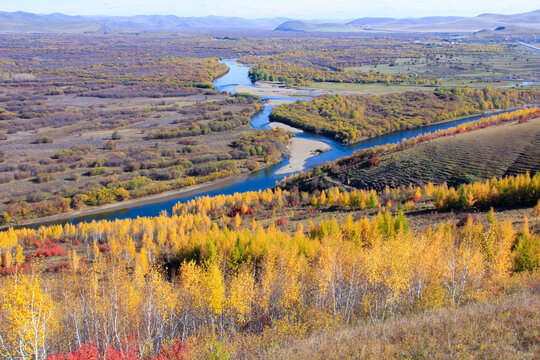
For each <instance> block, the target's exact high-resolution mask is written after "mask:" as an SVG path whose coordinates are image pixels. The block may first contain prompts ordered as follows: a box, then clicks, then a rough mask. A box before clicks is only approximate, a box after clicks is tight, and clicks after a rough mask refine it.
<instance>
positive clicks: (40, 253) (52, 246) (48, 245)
mask: <svg viewBox="0 0 540 360" xmlns="http://www.w3.org/2000/svg"><path fill="white" fill-rule="evenodd" d="M67 253H68V252H67V251H66V250H65V249H63V248H62V247H61V246H60V245H58V244H56V243H53V242H51V241H50V240H47V241H46V242H45V245H44V246H43V247H41V248H39V249H37V250H36V251H34V252H33V253H32V256H34V257H41V258H46V257H50V256H62V255H67Z"/></svg>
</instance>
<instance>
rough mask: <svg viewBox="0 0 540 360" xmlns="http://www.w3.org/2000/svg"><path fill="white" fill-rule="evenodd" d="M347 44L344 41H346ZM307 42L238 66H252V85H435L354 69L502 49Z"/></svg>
mask: <svg viewBox="0 0 540 360" xmlns="http://www.w3.org/2000/svg"><path fill="white" fill-rule="evenodd" d="M345 41H347V40H345ZM323 42H324V40H322V42H321V44H312V46H311V47H309V48H308V49H301V48H300V47H297V48H295V49H294V50H290V51H283V52H281V53H279V54H275V55H271V56H246V57H242V58H240V60H239V61H240V62H243V63H245V64H248V65H251V66H252V69H251V70H250V72H249V76H250V77H251V79H252V80H253V81H258V80H264V81H279V82H281V83H284V84H287V85H289V86H305V85H309V84H311V83H313V82H339V83H360V84H365V83H384V84H396V83H405V84H414V85H428V86H435V85H437V84H438V83H439V80H438V79H437V78H436V77H434V76H427V75H424V76H422V75H420V76H419V75H418V74H405V73H397V74H384V73H381V72H378V71H375V70H370V71H359V70H358V68H359V67H361V66H365V65H381V64H394V65H395V64H396V61H398V60H403V59H407V60H410V62H411V64H414V63H416V62H418V61H419V60H420V59H426V60H427V61H430V62H433V63H438V62H441V63H442V62H444V61H445V60H446V61H448V65H447V66H451V65H452V59H453V58H454V57H458V56H470V57H472V58H477V59H479V60H480V59H482V58H483V57H488V56H500V55H501V54H502V53H503V52H504V51H505V50H507V49H506V47H505V46H501V45H493V44H450V43H432V44H421V43H412V42H402V41H395V40H381V39H377V40H374V41H369V42H368V41H358V42H356V43H350V44H348V46H340V43H341V40H337V39H336V41H335V43H334V44H331V45H330V44H327V45H325V46H324V45H323V46H321V45H322V43H323Z"/></svg>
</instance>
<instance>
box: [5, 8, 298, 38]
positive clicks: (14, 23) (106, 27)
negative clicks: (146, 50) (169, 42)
mask: <svg viewBox="0 0 540 360" xmlns="http://www.w3.org/2000/svg"><path fill="white" fill-rule="evenodd" d="M287 20H289V19H286V18H267V19H244V18H238V17H222V16H207V17H178V16H175V15H136V16H70V15H64V14H56V13H55V14H48V15H42V14H32V13H27V12H22V11H18V12H0V33H86V32H100V33H104V32H111V31H178V30H186V29H257V30H272V29H274V28H275V27H276V26H278V25H279V24H282V23H283V22H285V21H287Z"/></svg>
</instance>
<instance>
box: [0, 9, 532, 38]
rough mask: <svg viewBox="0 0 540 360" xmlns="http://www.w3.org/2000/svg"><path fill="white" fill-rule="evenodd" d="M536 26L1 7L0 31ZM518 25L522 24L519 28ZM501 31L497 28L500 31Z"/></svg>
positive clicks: (479, 20)
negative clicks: (6, 9) (49, 11)
mask: <svg viewBox="0 0 540 360" xmlns="http://www.w3.org/2000/svg"><path fill="white" fill-rule="evenodd" d="M501 26H505V27H512V26H513V27H514V28H513V30H512V32H513V33H515V31H516V28H515V27H519V28H520V29H533V34H536V33H537V32H538V31H537V30H540V10H536V11H531V12H528V13H523V14H515V15H499V14H482V15H478V16H475V17H470V18H465V17H456V16H431V17H422V18H404V19H395V18H375V17H363V18H358V19H356V20H352V21H349V22H346V21H340V20H313V21H300V20H291V19H287V18H264V19H245V18H239V17H222V16H207V17H178V16H175V15H137V16H70V15H64V14H58V13H55V14H48V15H41V14H31V13H26V12H22V11H19V12H11V13H10V12H0V33H86V32H98V33H105V32H121V31H180V30H187V29H221V30H223V29H252V30H274V29H275V30H276V31H302V32H314V31H320V32H368V31H370V32H373V31H381V32H459V33H476V32H478V31H481V30H493V29H495V28H497V27H501ZM520 31H521V30H520ZM500 34H502V33H495V35H500Z"/></svg>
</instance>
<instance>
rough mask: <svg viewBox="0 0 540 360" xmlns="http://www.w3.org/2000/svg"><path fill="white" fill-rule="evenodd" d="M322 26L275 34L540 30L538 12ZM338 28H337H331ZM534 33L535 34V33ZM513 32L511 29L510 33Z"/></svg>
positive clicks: (302, 25) (292, 24)
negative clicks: (329, 29)
mask: <svg viewBox="0 0 540 360" xmlns="http://www.w3.org/2000/svg"><path fill="white" fill-rule="evenodd" d="M323 25H324V26H321V25H318V24H314V23H309V22H301V21H288V22H286V23H284V24H281V25H280V26H278V27H277V28H276V29H275V30H277V31H284V30H285V31H325V28H333V31H344V32H354V31H359V30H369V31H384V32H388V31H390V32H462V33H475V32H478V31H481V30H484V29H488V30H493V29H495V28H497V27H500V26H510V27H511V26H514V27H515V26H519V27H520V28H528V29H533V31H535V32H538V30H540V10H535V11H531V12H528V13H522V14H515V15H499V14H482V15H478V16H475V17H470V18H466V17H458V16H430V17H422V18H404V19H395V18H375V17H364V18H359V19H356V20H353V21H350V22H348V23H347V24H345V25H341V24H323ZM333 25H339V26H335V27H334V26H333ZM535 29H536V30H535ZM514 30H515V29H514Z"/></svg>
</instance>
